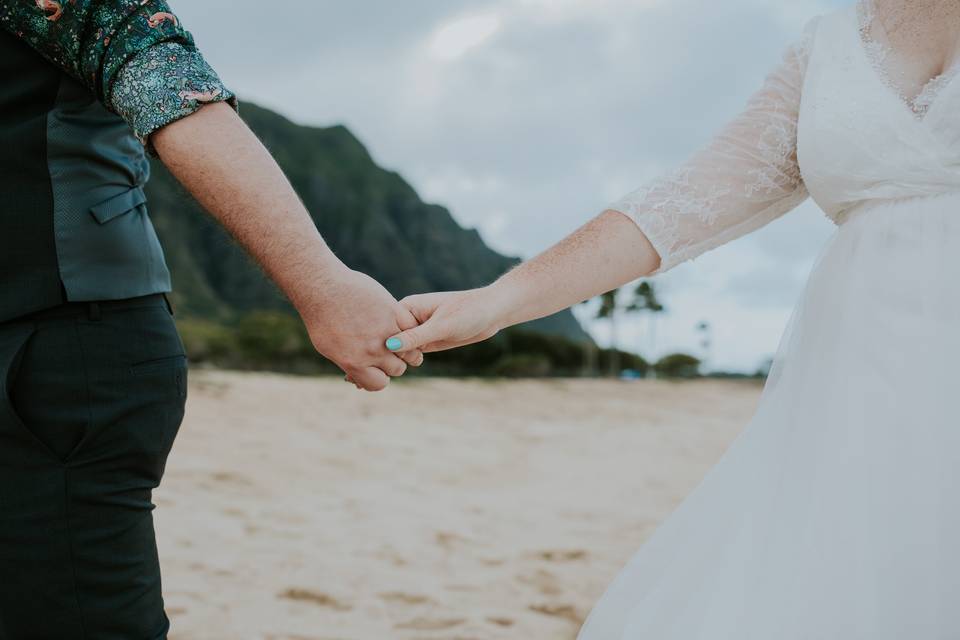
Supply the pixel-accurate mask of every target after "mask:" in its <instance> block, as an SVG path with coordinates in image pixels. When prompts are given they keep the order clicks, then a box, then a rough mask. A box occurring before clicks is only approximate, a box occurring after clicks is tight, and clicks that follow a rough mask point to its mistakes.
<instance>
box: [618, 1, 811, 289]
mask: <svg viewBox="0 0 960 640" xmlns="http://www.w3.org/2000/svg"><path fill="white" fill-rule="evenodd" d="M816 21H817V18H813V19H812V20H810V21H809V22H807V25H806V27H805V28H804V31H803V36H802V37H801V38H799V39H798V40H797V41H796V42H794V43H792V44H791V45H790V46H789V47H787V49H786V51H785V52H784V54H783V58H782V60H781V61H780V63H779V64H778V65H777V67H776V68H774V69H773V70H772V71H771V72H770V73H769V74H768V75H767V77H766V79H765V81H764V83H763V85H762V86H761V87H760V89H758V90H757V91H756V92H755V93H754V94H753V95H752V96H751V97H750V99H749V100H748V102H747V104H746V106H745V108H744V110H743V111H742V112H741V113H740V114H739V115H737V116H736V117H735V118H734V119H733V120H732V121H730V122H729V123H728V124H727V125H726V126H725V127H724V128H723V129H722V130H721V131H720V132H719V134H718V135H717V136H716V137H715V138H714V139H713V140H711V141H710V142H709V144H707V145H706V146H704V147H703V148H701V149H700V150H698V151H697V152H696V153H694V154H693V155H692V156H691V157H690V158H689V159H688V160H687V161H686V162H685V163H683V164H682V165H681V166H679V167H677V168H676V169H674V170H673V171H671V172H669V173H667V174H665V175H662V176H660V177H658V178H656V179H654V180H653V181H651V182H650V183H648V184H646V185H644V186H643V187H641V188H640V189H638V190H636V191H634V192H633V193H630V194H628V195H627V196H625V197H624V198H622V199H621V200H619V201H617V202H615V203H614V204H612V205H610V206H609V207H608V209H612V210H614V211H620V212H621V213H624V214H626V215H627V216H629V217H630V218H631V219H632V220H633V221H634V222H636V223H637V225H638V226H639V227H640V229H641V231H643V232H644V234H645V235H646V236H647V238H648V239H649V240H650V243H651V244H652V245H653V247H654V249H656V250H657V253H658V254H659V255H660V266H659V267H658V268H657V270H656V271H654V272H653V274H657V273H663V272H664V271H667V270H668V269H672V268H673V267H675V266H676V265H678V264H680V263H682V262H685V261H687V260H690V259H693V258H695V257H697V256H698V255H700V254H702V253H704V252H705V251H708V250H710V249H713V248H715V247H718V246H720V245H722V244H725V243H727V242H730V241H731V240H734V239H736V238H739V237H740V236H743V235H746V234H747V233H750V232H751V231H754V230H756V229H758V228H760V227H762V226H763V225H765V224H767V223H768V222H770V221H772V220H774V219H775V218H778V217H779V216H782V215H783V214H785V213H787V212H788V211H790V210H792V209H794V208H795V207H797V206H798V205H799V204H800V203H802V202H803V201H804V200H805V199H806V198H807V196H808V194H807V190H806V187H805V186H804V184H803V179H802V177H801V175H800V167H799V165H798V164H797V151H796V142H797V117H798V113H799V106H800V93H801V87H802V84H803V77H804V74H805V73H806V66H807V60H808V57H809V51H810V45H811V43H812V39H813V32H814V30H815V28H816ZM653 274H651V275H653Z"/></svg>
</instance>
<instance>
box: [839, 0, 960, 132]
mask: <svg viewBox="0 0 960 640" xmlns="http://www.w3.org/2000/svg"><path fill="white" fill-rule="evenodd" d="M856 10H857V17H858V21H859V27H860V38H861V40H862V41H863V46H864V48H865V50H866V52H867V57H868V58H869V59H870V62H871V64H872V65H873V67H874V70H875V71H876V73H877V75H878V76H879V77H880V79H881V80H882V81H883V82H884V84H886V85H887V86H888V87H889V88H890V90H891V91H892V92H893V93H894V94H896V95H897V96H898V97H899V98H900V99H901V100H902V101H903V102H904V103H905V104H906V105H907V107H908V108H909V109H910V110H911V111H912V112H913V113H914V115H915V116H916V117H917V118H918V119H922V118H923V117H924V116H925V115H926V113H927V111H928V110H929V109H930V106H931V105H932V104H933V103H934V101H935V100H936V98H937V96H938V95H939V94H940V92H941V91H942V90H943V89H944V88H945V87H947V86H948V85H949V84H950V83H951V82H952V81H953V79H954V77H955V76H957V74H958V72H960V62H951V61H949V60H948V61H946V62H945V63H944V64H943V69H942V70H941V71H939V72H936V71H933V72H931V71H930V70H929V69H928V67H929V65H930V64H934V65H935V66H936V65H937V62H938V59H939V58H941V57H942V52H943V47H944V41H948V42H949V41H955V40H956V33H957V28H958V24H960V3H955V2H946V1H931V0H927V1H925V2H924V1H921V2H913V3H906V2H902V1H901V0H897V1H889V0H888V1H886V2H882V0H859V1H858V2H857V5H856ZM931 73H933V74H934V75H931Z"/></svg>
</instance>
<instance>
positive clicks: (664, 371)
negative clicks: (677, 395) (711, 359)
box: [654, 353, 700, 378]
mask: <svg viewBox="0 0 960 640" xmlns="http://www.w3.org/2000/svg"><path fill="white" fill-rule="evenodd" d="M654 369H655V370H656V372H657V373H658V374H659V375H661V376H663V377H665V378H696V377H699V375H700V360H698V359H697V358H694V357H693V356H691V355H688V354H686V353H671V354H670V355H667V356H664V357H662V358H660V360H658V361H657V363H656V364H655V365H654Z"/></svg>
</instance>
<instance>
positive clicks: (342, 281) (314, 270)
mask: <svg viewBox="0 0 960 640" xmlns="http://www.w3.org/2000/svg"><path fill="white" fill-rule="evenodd" d="M325 248H326V247H325ZM354 273H355V272H354V271H353V270H352V269H350V268H349V267H348V266H347V265H345V264H344V263H343V262H341V261H340V260H339V259H338V258H337V257H336V256H335V255H334V254H333V252H332V251H329V249H327V250H326V251H325V252H320V254H319V255H318V258H317V259H316V261H315V262H314V263H313V264H312V265H310V266H309V267H308V268H307V269H303V271H302V273H301V274H300V275H299V277H298V282H297V283H296V284H295V285H294V286H293V287H291V291H289V292H287V297H288V298H289V299H290V302H291V303H293V306H294V308H296V310H297V312H298V313H299V314H300V315H301V316H302V317H304V318H307V317H312V316H314V315H316V314H317V313H320V312H321V311H322V310H324V309H327V310H329V309H330V305H331V304H334V303H335V301H336V300H338V299H340V300H342V296H343V295H344V290H345V289H348V288H349V286H350V285H349V282H350V279H351V277H352V276H353V274H354Z"/></svg>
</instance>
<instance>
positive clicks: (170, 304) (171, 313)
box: [160, 291, 173, 315]
mask: <svg viewBox="0 0 960 640" xmlns="http://www.w3.org/2000/svg"><path fill="white" fill-rule="evenodd" d="M160 295H162V296H163V301H164V302H166V303H167V311H168V312H169V313H170V315H173V304H172V303H171V302H170V298H168V297H167V294H166V293H164V292H163V291H161V292H160Z"/></svg>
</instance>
